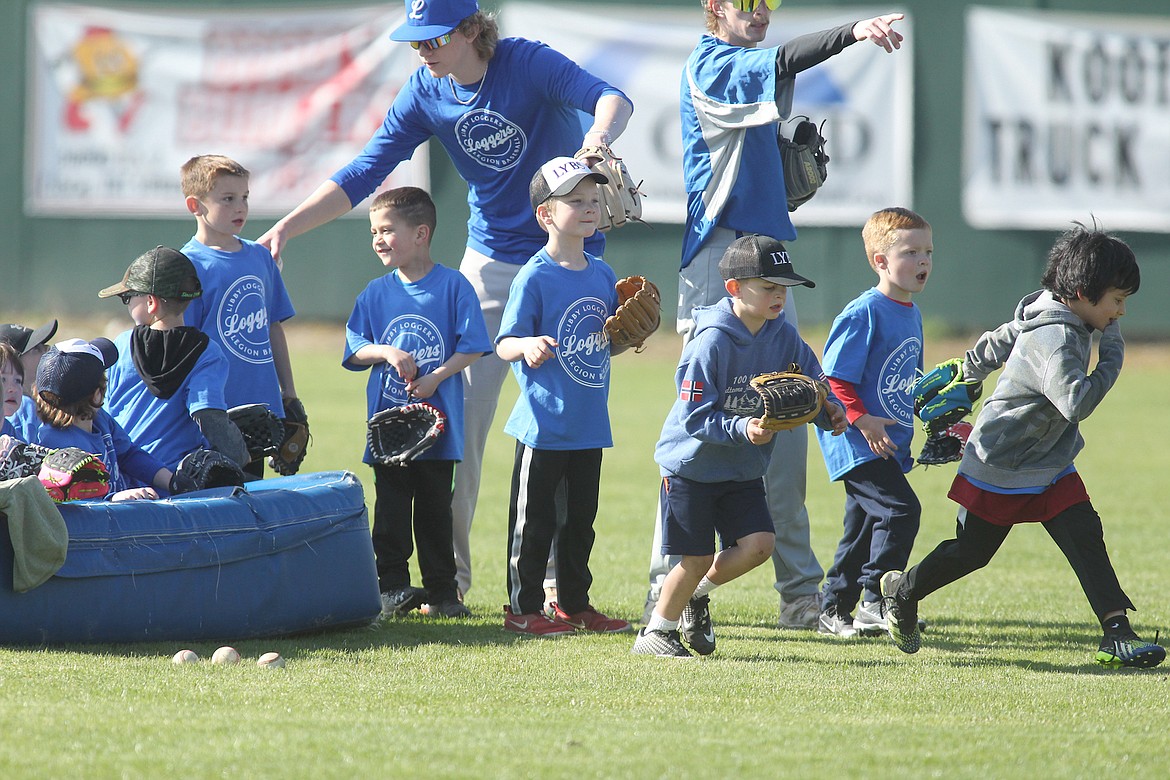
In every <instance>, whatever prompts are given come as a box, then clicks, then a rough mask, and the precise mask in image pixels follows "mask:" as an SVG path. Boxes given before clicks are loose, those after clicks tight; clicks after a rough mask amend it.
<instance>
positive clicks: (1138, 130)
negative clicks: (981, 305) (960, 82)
mask: <svg viewBox="0 0 1170 780" xmlns="http://www.w3.org/2000/svg"><path fill="white" fill-rule="evenodd" d="M966 49H967V70H966V85H965V93H966V110H965V115H964V136H963V162H964V176H963V179H964V182H963V212H964V215H965V216H966V219H967V221H968V222H970V223H971V224H972V225H974V226H975V227H980V228H1033V229H1051V228H1055V229H1061V228H1066V227H1068V225H1069V223H1070V222H1072V221H1073V220H1078V221H1081V222H1085V223H1088V222H1089V221H1090V220H1092V219H1093V218H1096V219H1097V220H1099V221H1100V222H1101V224H1102V225H1103V226H1104V227H1105V228H1106V229H1107V230H1148V231H1166V230H1170V65H1168V63H1170V20H1167V19H1166V18H1164V17H1162V18H1159V17H1148V16H1147V17H1142V16H1126V15H1124V14H1121V13H1115V12H1113V11H1111V12H1110V13H1107V14H1070V13H1058V12H1052V11H1034V10H1006V9H993V8H972V9H970V10H969V11H968V12H967V47H966Z"/></svg>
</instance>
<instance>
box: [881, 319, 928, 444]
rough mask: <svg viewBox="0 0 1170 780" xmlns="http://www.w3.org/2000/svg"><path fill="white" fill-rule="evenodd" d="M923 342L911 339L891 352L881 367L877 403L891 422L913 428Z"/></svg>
mask: <svg viewBox="0 0 1170 780" xmlns="http://www.w3.org/2000/svg"><path fill="white" fill-rule="evenodd" d="M921 354H922V342H920V341H919V340H918V339H917V338H915V337H913V336H911V337H910V338H908V339H906V340H905V341H903V342H902V343H901V344H899V345H898V346H897V347H895V348H894V349H893V350H892V351H891V352H890V356H889V357H887V358H886V362H885V363H884V364H883V365H882V370H881V374H880V375H879V376H880V377H881V378H880V380H879V382H880V385H879V386H878V400H879V401H880V402H881V405H882V411H883V412H885V415H886V417H889V418H890V419H891V420H897V421H898V422H899V423H900V424H902V425H906V426H910V427H913V425H914V392H913V391H914V384H915V383H916V382H917V381H918V357H919V356H920V355H921Z"/></svg>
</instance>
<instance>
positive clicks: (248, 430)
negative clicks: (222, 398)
mask: <svg viewBox="0 0 1170 780" xmlns="http://www.w3.org/2000/svg"><path fill="white" fill-rule="evenodd" d="M227 415H228V419H229V420H231V421H232V422H233V423H235V425H236V427H237V428H239V429H240V435H241V436H243V437H244V444H245V445H247V447H248V455H249V456H250V458H251V459H252V460H259V459H260V458H263V457H264V456H265V455H272V454H273V453H275V452H276V451H277V450H278V449H280V443H281V442H282V441H284V423H282V422H281V421H280V418H279V417H277V416H276V415H275V414H273V412H272V410H271V409H269V408H268V407H267V406H266V405H265V404H244V405H242V406H234V407H232V408H231V409H228V412H227Z"/></svg>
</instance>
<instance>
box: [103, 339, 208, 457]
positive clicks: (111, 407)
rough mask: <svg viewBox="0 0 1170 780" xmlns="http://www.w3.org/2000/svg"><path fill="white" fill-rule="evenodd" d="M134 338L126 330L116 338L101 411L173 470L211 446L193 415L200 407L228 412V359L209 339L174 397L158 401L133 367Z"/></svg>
mask: <svg viewBox="0 0 1170 780" xmlns="http://www.w3.org/2000/svg"><path fill="white" fill-rule="evenodd" d="M132 334H133V330H128V331H125V332H124V333H122V334H121V335H119V336H118V338H117V339H115V340H114V345H115V346H116V347H117V348H118V362H116V363H115V364H114V365H112V366H110V368H109V369H108V370H107V371H106V381H107V389H106V403H105V408H106V411H108V412H109V413H110V414H111V415H112V416H113V418H114V419H115V420H116V421H117V422H118V424H119V425H121V426H122V428H123V429H124V430H125V431H126V434H127V435H128V436H129V437H130V438H131V439H133V440H134V441H135V442H137V443H138V444H139V445H140V446H141V447H142V448H143V449H144V450H146V451H147V452H149V453H150V454H152V455H154V456H155V457H156V458H158V459H159V460H160V461H162V462H163V463H165V464H166V465H167V468H169V469H171V470H172V471H174V469H175V467H176V466H178V464H179V461H180V460H182V459H183V456H184V455H186V454H187V453H189V452H191V451H193V450H196V449H199V448H200V447H208V446H209V444H208V442H207V439H206V438H204V436H203V432H202V431H201V430H199V426H198V425H197V424H196V423H195V420H193V419H192V417H191V415H193V414H194V413H195V412H198V411H201V410H203V409H226V408H227V406H226V401H225V400H224V386H225V383H226V382H227V372H228V362H227V358H225V357H224V356H223V352H222V351H221V350H220V348H219V347H218V346H217V345H216V343H215V342H214V341H208V343H207V348H206V349H204V350H203V354H201V355H200V356H199V358H198V360H196V361H195V366H194V367H193V368H192V369H191V371H190V373H188V374H187V376H186V378H185V379H183V381H182V382H181V383H180V384H179V387H178V389H177V390H175V392H174V394H173V395H171V397H170V398H159V397H157V396H156V395H154V394H153V393H151V392H150V390H149V389H148V388H147V387H146V383H145V382H143V381H142V377H141V376H139V374H138V370H137V369H136V368H135V367H134V358H133V356H132V355H131V354H130V338H131V335H132Z"/></svg>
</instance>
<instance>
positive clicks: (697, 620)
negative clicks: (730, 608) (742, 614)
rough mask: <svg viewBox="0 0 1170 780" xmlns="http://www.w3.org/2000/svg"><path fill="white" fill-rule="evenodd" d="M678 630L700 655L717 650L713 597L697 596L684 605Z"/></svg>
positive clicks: (709, 653)
mask: <svg viewBox="0 0 1170 780" xmlns="http://www.w3.org/2000/svg"><path fill="white" fill-rule="evenodd" d="M678 632H679V633H680V634H681V635H682V638H683V640H684V641H685V642H686V643H687V644H688V645H690V646H691V649H692V650H694V651H695V652H696V653H698V654H699V655H711V653H714V652H715V627H714V626H713V625H712V624H711V597H710V596H695V597H693V598H692V599H691V600H690V601H688V602H687V605H686V606H685V607H683V611H682V618H681V619H680V620H679V621H678Z"/></svg>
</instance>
